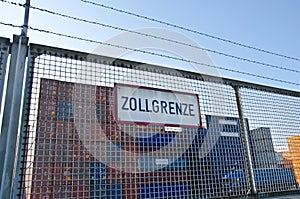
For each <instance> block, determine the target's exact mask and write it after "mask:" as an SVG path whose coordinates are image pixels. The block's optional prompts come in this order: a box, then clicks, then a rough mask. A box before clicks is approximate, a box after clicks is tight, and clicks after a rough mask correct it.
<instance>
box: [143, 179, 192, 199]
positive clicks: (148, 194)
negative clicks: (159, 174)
mask: <svg viewBox="0 0 300 199" xmlns="http://www.w3.org/2000/svg"><path fill="white" fill-rule="evenodd" d="M188 196H190V189H189V185H188V184H185V183H184V184H147V185H141V186H140V198H141V199H148V198H187V197H188Z"/></svg>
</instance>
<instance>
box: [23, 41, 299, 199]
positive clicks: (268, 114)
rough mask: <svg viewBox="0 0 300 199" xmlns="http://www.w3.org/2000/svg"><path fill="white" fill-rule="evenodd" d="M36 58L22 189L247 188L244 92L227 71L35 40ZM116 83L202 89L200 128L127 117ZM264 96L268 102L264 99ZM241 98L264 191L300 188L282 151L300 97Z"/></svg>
mask: <svg viewBox="0 0 300 199" xmlns="http://www.w3.org/2000/svg"><path fill="white" fill-rule="evenodd" d="M29 63H30V75H29V76H30V77H29V79H30V81H29V82H30V84H29V85H27V86H28V88H29V89H28V92H29V94H30V95H29V96H30V97H28V99H27V101H28V103H27V104H28V112H27V122H26V132H24V139H23V140H24V145H23V146H24V150H23V151H24V153H23V161H22V164H23V165H22V170H21V176H22V182H21V187H20V193H21V196H22V197H23V198H223V197H233V196H239V197H241V196H246V195H247V194H248V193H249V190H250V183H249V182H250V181H249V177H250V176H248V168H247V166H248V164H249V163H247V161H246V160H247V158H246V151H245V143H244V139H243V131H242V129H241V125H240V119H239V114H238V110H237V105H236V96H235V92H234V89H233V88H232V87H231V86H230V85H228V84H227V83H225V82H224V84H223V83H222V80H221V79H218V78H217V80H216V79H215V80H212V79H207V78H205V77H202V76H201V75H197V74H191V73H188V72H181V71H178V70H172V69H167V68H161V67H156V66H150V65H138V64H137V63H131V62H126V61H120V60H112V59H109V58H104V57H100V56H99V57H97V56H87V55H85V54H80V53H75V52H70V51H64V50H61V49H53V48H48V47H42V46H37V45H33V46H31V48H30V57H29ZM116 84H120V85H124V84H125V85H130V86H136V87H137V88H145V87H147V89H154V90H155V91H157V92H165V91H166V90H168V92H174V93H176V92H178V93H181V94H182V93H185V94H186V95H188V94H192V95H197V96H198V103H199V107H200V116H201V117H200V118H201V119H200V118H199V119H200V120H201V127H189V126H188V127H186V126H182V127H178V126H174V125H162V124H164V122H165V121H161V122H160V124H148V123H119V121H118V117H117V116H116V113H115V111H116V110H115V107H116V106H117V104H116V103H117V100H116V95H115V93H116V88H117V87H116ZM262 97H263V99H264V100H266V99H268V101H263V102H261V103H259V102H260V100H261V98H262ZM242 99H243V106H244V108H245V113H244V114H245V124H246V126H247V132H246V133H248V135H249V137H250V138H251V139H250V140H251V141H250V142H253V144H252V145H251V143H250V146H251V147H252V148H251V149H252V152H253V154H254V155H253V157H252V161H253V162H254V165H255V168H254V170H255V172H254V174H255V176H256V177H255V181H256V185H257V187H258V189H259V191H262V192H276V191H279V190H285V191H288V190H291V189H297V186H298V184H297V181H296V180H295V176H296V175H295V172H296V170H295V169H294V170H293V169H292V166H291V165H290V166H289V167H287V166H286V165H285V163H282V162H283V161H281V160H279V159H278V158H276V157H277V156H278V155H277V147H280V146H282V145H284V146H286V149H287V146H288V141H287V140H286V138H287V137H288V136H292V135H297V133H299V126H297V124H299V113H296V112H297V111H296V110H297V108H298V107H299V98H293V97H285V96H281V95H277V94H273V95H269V93H264V92H261V91H255V90H253V91H252V90H250V89H242ZM286 100H287V101H286ZM256 101H257V103H255V102H256ZM277 101H278V102H277ZM267 102H268V103H267ZM280 102H281V105H279V106H280V107H277V106H276V104H280ZM285 103H288V105H285ZM132 106H133V105H132ZM162 106H163V105H162ZM275 107H276V108H277V109H275ZM289 107H291V108H289ZM131 108H132V109H134V108H137V107H131ZM148 108H149V107H148ZM161 108H162V107H161ZM139 109H140V110H142V108H141V107H139ZM144 110H147V108H145V109H144ZM162 110H163V108H162ZM152 111H154V109H153V110H152ZM168 111H169V112H170V113H171V112H172V110H171V109H168ZM192 111H194V110H192ZM165 112H167V110H166V109H165ZM279 113H282V114H283V115H281V116H280V115H279ZM297 114H298V115H297ZM296 117H298V120H297V119H295V118H296ZM129 119H130V118H129ZM131 119H132V118H131ZM166 123H167V122H166ZM251 135H253V136H251ZM254 135H255V136H256V137H255V136H254ZM262 135H267V136H269V137H266V139H261V138H260V137H259V136H262ZM291 142H292V141H291ZM256 145H261V146H266V148H265V149H257V147H256ZM272 147H273V148H272ZM255 150H256V151H255ZM275 151H276V153H275ZM266 154H267V155H266ZM275 156H276V157H275ZM290 156H293V153H289V157H290ZM282 157H283V156H282ZM286 157H287V156H286ZM283 158H284V157H283ZM260 160H262V161H264V162H260ZM263 165H266V166H265V167H264V166H263ZM256 171H257V172H256ZM274 184H275V185H274Z"/></svg>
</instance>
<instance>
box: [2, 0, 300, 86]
mask: <svg viewBox="0 0 300 199" xmlns="http://www.w3.org/2000/svg"><path fill="white" fill-rule="evenodd" d="M13 1H15V2H20V3H24V2H25V0H13ZM94 1H95V2H98V3H101V4H105V5H109V6H112V7H116V8H119V9H124V10H127V11H131V12H134V13H138V14H142V15H145V16H148V17H153V18H156V19H159V20H162V21H166V22H170V23H173V24H177V25H181V26H184V27H187V28H190V29H194V30H198V31H200V32H204V33H207V34H211V35H214V36H218V37H221V38H225V39H229V40H233V41H236V42H240V43H243V44H247V45H251V46H255V47H258V48H262V49H266V50H269V51H273V52H277V53H281V54H285V55H288V56H291V57H296V58H300V47H299V46H300V39H299V35H300V27H299V25H298V24H299V21H298V20H299V19H300V12H299V7H300V1H297V0H287V1H280V0H265V1H260V0H251V1H238V0H227V1H221V0H218V1H217V0H201V1H197V0H191V1H188V3H187V2H179V1H177V2H176V1H171V0H164V1H158V0H152V1H137V0H128V1H121V0H114V1H109V0H94ZM31 4H32V5H33V6H36V7H40V8H45V9H49V10H53V11H56V12H59V13H64V14H68V15H71V16H76V17H80V18H84V19H88V20H92V21H98V22H101V23H105V24H110V25H113V26H119V27H122V28H126V29H130V30H136V29H141V28H149V27H151V28H152V27H155V28H168V29H170V30H172V31H176V32H178V33H179V34H182V35H184V36H185V37H187V38H189V39H191V40H193V41H195V42H197V43H198V44H199V45H201V46H202V47H205V48H208V49H212V50H216V51H220V52H223V53H227V54H232V55H235V56H240V57H244V58H247V59H253V60H255V61H260V62H265V63H269V64H273V65H278V66H282V67H285V68H290V69H295V70H300V67H299V66H300V62H299V61H292V60H289V59H284V58H279V57H276V56H271V55H267V54H264V53H260V52H256V51H253V50H249V49H245V48H242V47H237V46H234V45H231V44H227V43H224V42H220V41H216V40H213V39H210V38H208V37H204V36H200V35H196V34H193V33H189V32H185V31H181V30H178V29H175V28H171V27H166V26H163V25H160V24H157V23H153V22H149V21H146V20H143V19H138V18H135V17H132V16H128V15H125V14H121V13H117V12H113V11H111V10H107V9H103V8H101V7H95V6H92V5H90V4H85V3H83V2H81V1H80V0H72V1H71V0H51V1H50V0H48V1H46V0H32V2H31ZM0 6H1V7H0V21H1V22H6V23H12V24H16V25H22V23H23V8H21V7H17V6H13V5H9V4H6V3H3V2H0ZM29 24H30V26H32V27H35V28H40V29H46V30H51V31H54V32H60V33H65V34H69V35H74V36H78V37H83V38H88V39H93V40H98V41H107V40H109V39H111V38H112V37H114V36H116V35H118V34H120V33H122V32H120V31H116V30H112V29H108V28H103V27H100V26H95V25H91V24H86V23H82V22H75V21H72V20H69V19H65V18H62V17H58V16H54V15H50V14H47V13H44V12H40V11H37V10H31V11H30V21H29ZM19 33H20V29H16V28H9V27H6V26H3V25H0V36H1V37H9V38H12V34H19ZM28 36H29V38H30V42H31V43H39V44H45V45H51V46H56V47H61V48H68V49H74V50H80V51H84V52H92V51H93V50H94V49H95V48H96V47H97V46H99V45H98V44H95V43H88V42H83V41H78V40H72V39H67V38H61V37H57V36H52V35H47V34H45V33H40V32H36V31H33V30H29V32H28ZM160 51H161V49H160ZM169 53H170V52H169ZM208 55H209V57H210V58H211V59H212V61H213V63H214V64H215V65H217V66H221V67H226V68H230V69H234V70H240V71H245V72H249V73H255V74H258V75H262V76H268V77H272V78H276V79H281V80H285V81H291V82H295V83H298V84H300V78H299V73H293V72H287V71H282V70H278V69H272V68H268V67H264V66H261V65H256V64H249V63H247V62H242V61H238V60H235V59H232V58H226V57H224V56H220V55H216V54H213V53H208ZM124 58H130V59H136V60H139V61H142V62H151V63H155V64H159V65H167V66H170V67H174V68H181V69H187V68H186V64H185V63H181V62H175V61H169V60H166V59H164V60H163V59H162V58H156V57H151V56H148V55H138V54H137V53H132V54H131V55H129V56H127V57H124ZM219 73H220V74H221V76H224V77H228V78H234V79H240V80H242V81H250V82H255V83H260V84H265V85H270V86H275V87H281V88H286V89H290V90H297V91H300V89H299V86H298V85H289V84H284V83H279V82H274V81H270V80H265V79H260V78H254V77H249V76H245V75H241V74H236V73H231V72H226V71H222V70H219Z"/></svg>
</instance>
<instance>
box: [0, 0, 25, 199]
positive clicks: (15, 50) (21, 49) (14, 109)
mask: <svg viewBox="0 0 300 199" xmlns="http://www.w3.org/2000/svg"><path fill="white" fill-rule="evenodd" d="M29 8H30V0H26V4H25V15H24V24H23V28H22V31H21V35H20V36H16V35H14V40H13V44H12V48H11V60H10V68H9V74H8V82H7V91H6V98H5V104H4V112H3V122H2V126H1V134H0V160H1V161H0V183H1V186H0V198H1V199H6V198H7V199H9V198H11V194H12V190H13V181H14V180H13V179H14V177H15V176H14V174H15V170H16V169H15V166H16V164H15V160H16V157H18V155H17V152H18V150H17V148H18V140H19V139H18V137H19V136H20V134H19V128H20V114H21V104H22V95H23V81H24V76H25V61H26V57H27V47H28V38H27V31H28V21H29Z"/></svg>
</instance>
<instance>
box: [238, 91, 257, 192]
mask: <svg viewBox="0 0 300 199" xmlns="http://www.w3.org/2000/svg"><path fill="white" fill-rule="evenodd" d="M233 89H234V92H235V98H236V104H237V108H238V114H239V118H240V125H241V132H242V134H243V144H244V150H245V155H246V158H247V169H248V177H249V179H250V188H251V194H257V190H256V185H255V179H254V171H253V164H252V159H251V152H250V146H249V136H248V132H247V127H246V123H245V118H244V114H243V106H242V99H241V95H240V90H239V89H240V87H239V86H233Z"/></svg>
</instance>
